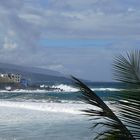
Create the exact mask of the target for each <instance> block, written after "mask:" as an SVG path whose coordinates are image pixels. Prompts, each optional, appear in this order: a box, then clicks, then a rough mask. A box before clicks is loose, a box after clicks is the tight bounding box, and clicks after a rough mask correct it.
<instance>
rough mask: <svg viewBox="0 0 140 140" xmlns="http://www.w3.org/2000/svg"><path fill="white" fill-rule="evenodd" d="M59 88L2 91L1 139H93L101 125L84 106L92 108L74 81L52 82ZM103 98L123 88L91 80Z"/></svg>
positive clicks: (0, 109) (0, 110) (93, 86)
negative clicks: (70, 83)
mask: <svg viewBox="0 0 140 140" xmlns="http://www.w3.org/2000/svg"><path fill="white" fill-rule="evenodd" d="M51 86H52V87H53V88H58V89H61V90H58V91H46V90H14V91H4V90H1V91H0V140H91V139H93V138H94V137H95V136H96V133H97V132H98V131H99V130H98V129H95V130H91V129H90V128H91V127H92V122H91V121H89V117H88V116H85V115H83V112H82V111H81V110H83V109H87V108H93V107H92V106H90V105H87V104H85V103H84V102H83V101H82V100H81V98H80V97H81V95H82V94H81V92H80V91H79V90H78V89H77V88H75V87H74V86H72V85H64V84H59V85H58V84H56V85H51ZM89 86H90V88H91V89H92V90H93V91H95V92H96V93H97V94H98V95H99V96H100V97H101V98H102V99H103V100H104V101H108V98H109V97H110V94H111V93H112V92H114V91H119V90H121V88H122V87H120V86H118V84H116V83H115V84H114V83H90V84H89Z"/></svg>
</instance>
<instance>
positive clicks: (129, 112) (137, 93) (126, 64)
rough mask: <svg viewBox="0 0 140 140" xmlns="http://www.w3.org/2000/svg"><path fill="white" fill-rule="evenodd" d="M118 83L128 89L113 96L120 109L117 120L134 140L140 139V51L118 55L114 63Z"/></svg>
mask: <svg viewBox="0 0 140 140" xmlns="http://www.w3.org/2000/svg"><path fill="white" fill-rule="evenodd" d="M113 69H114V74H115V78H116V79H117V80H118V81H121V82H124V83H128V89H127V90H126V91H122V92H119V93H114V94H115V96H114V97H115V100H117V101H118V103H119V104H118V108H119V109H120V113H119V118H120V119H121V120H122V121H123V123H124V124H125V125H126V126H127V128H128V129H129V131H130V132H131V134H132V135H133V137H135V139H140V51H134V52H131V53H127V57H126V58H125V57H123V56H122V55H120V56H119V57H117V58H116V59H115V61H114V67H113Z"/></svg>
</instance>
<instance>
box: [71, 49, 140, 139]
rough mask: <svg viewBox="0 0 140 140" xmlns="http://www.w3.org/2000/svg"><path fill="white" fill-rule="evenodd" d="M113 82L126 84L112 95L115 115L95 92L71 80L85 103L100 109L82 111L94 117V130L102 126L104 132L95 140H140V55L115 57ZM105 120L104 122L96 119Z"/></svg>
mask: <svg viewBox="0 0 140 140" xmlns="http://www.w3.org/2000/svg"><path fill="white" fill-rule="evenodd" d="M113 70H114V76H115V79H116V80H118V81H121V82H124V83H127V87H128V88H127V89H126V90H123V91H120V92H114V93H112V94H111V96H112V98H113V99H114V100H115V101H116V103H117V104H116V108H117V109H119V112H118V113H116V114H115V113H114V112H113V111H112V110H111V109H110V108H109V107H108V106H107V105H106V104H105V103H104V102H103V100H102V99H100V98H99V97H98V96H97V95H96V93H95V92H93V91H92V90H91V89H90V88H88V87H87V86H86V85H85V84H84V83H82V82H81V81H79V80H78V79H76V78H75V77H73V79H74V80H75V83H76V85H77V86H78V87H79V88H80V90H81V91H82V93H83V99H84V101H85V102H86V103H88V104H91V105H92V106H94V107H95V106H96V107H98V108H99V109H94V108H93V109H87V110H84V112H86V114H87V115H89V116H91V117H93V118H92V120H94V119H95V117H96V121H94V123H95V124H94V126H93V128H95V127H98V126H99V125H100V126H105V127H106V128H107V129H104V131H103V132H99V133H98V134H97V137H96V138H95V139H107V140H109V139H111V140H135V139H138V140H139V139H140V51H134V52H132V53H127V56H126V57H124V56H122V55H120V56H118V57H116V58H115V60H114V65H113ZM101 118H104V121H98V122H97V119H101Z"/></svg>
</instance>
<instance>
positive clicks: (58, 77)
mask: <svg viewBox="0 0 140 140" xmlns="http://www.w3.org/2000/svg"><path fill="white" fill-rule="evenodd" d="M0 73H14V74H17V73H18V74H21V75H22V77H23V78H26V79H27V80H28V81H29V82H30V83H37V82H58V83H60V82H70V79H69V78H68V77H66V76H64V75H63V74H61V73H60V72H57V71H53V70H49V69H42V68H37V67H26V66H19V65H14V64H6V63H0Z"/></svg>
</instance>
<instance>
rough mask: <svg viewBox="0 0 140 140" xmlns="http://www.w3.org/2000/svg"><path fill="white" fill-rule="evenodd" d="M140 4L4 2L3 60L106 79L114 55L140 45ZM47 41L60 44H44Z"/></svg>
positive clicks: (110, 1)
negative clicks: (42, 42) (42, 43)
mask: <svg viewBox="0 0 140 140" xmlns="http://www.w3.org/2000/svg"><path fill="white" fill-rule="evenodd" d="M139 5H140V1H138V0H133V1H131V0H124V1H122V0H117V1H113V0H100V1H99V0H86V1H85V0H47V1H46V0H30V1H28V0H22V1H19V0H6V1H4V0H3V1H1V2H0V19H1V22H0V30H1V34H0V60H1V61H2V62H7V63H16V64H21V65H31V66H38V67H46V68H50V69H55V70H59V71H61V72H67V73H74V74H76V75H78V76H80V77H84V78H89V79H90V78H91V77H94V78H95V80H98V79H107V76H109V75H110V74H109V73H111V72H110V65H111V60H112V57H113V56H114V55H116V54H119V53H120V52H125V51H126V50H131V49H135V48H139V44H140V41H139V38H140V31H139V29H140V24H139V23H140V16H139V14H140V10H139V9H140V6H139ZM45 39H48V40H51V39H52V41H56V42H55V43H51V42H50V43H48V42H45V45H44V46H42V45H41V44H40V43H39V42H40V41H42V40H45ZM57 40H60V41H57ZM67 40H69V41H67ZM74 40H75V41H74ZM81 40H82V41H81ZM90 40H91V41H90ZM100 40H101V42H102V43H101V44H100V43H97V42H98V41H100ZM61 41H63V42H62V43H61ZM94 41H95V42H96V43H94ZM75 42H78V46H77V44H76V43H75ZM91 42H92V43H91ZM105 42H109V43H105ZM54 44H55V45H54ZM66 46H67V47H66ZM103 69H104V71H105V72H106V73H107V74H106V75H104V74H103V72H102V70H103ZM97 75H99V78H98V77H97Z"/></svg>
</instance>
